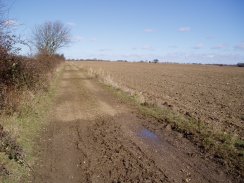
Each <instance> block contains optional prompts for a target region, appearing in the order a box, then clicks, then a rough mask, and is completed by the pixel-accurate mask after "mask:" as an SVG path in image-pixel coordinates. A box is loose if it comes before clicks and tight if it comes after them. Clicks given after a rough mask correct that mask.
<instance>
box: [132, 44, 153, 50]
mask: <svg viewBox="0 0 244 183" xmlns="http://www.w3.org/2000/svg"><path fill="white" fill-rule="evenodd" d="M132 50H147V51H154V50H155V48H154V47H152V46H150V45H144V46H142V47H133V48H132Z"/></svg>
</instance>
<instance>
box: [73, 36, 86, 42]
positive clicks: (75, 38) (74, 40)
mask: <svg viewBox="0 0 244 183" xmlns="http://www.w3.org/2000/svg"><path fill="white" fill-rule="evenodd" d="M84 39H85V38H84V37H82V36H73V37H72V39H71V40H72V41H73V42H82V41H84Z"/></svg>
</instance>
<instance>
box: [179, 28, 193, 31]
mask: <svg viewBox="0 0 244 183" xmlns="http://www.w3.org/2000/svg"><path fill="white" fill-rule="evenodd" d="M178 31H179V32H190V31H191V28H190V27H180V28H179V29H178Z"/></svg>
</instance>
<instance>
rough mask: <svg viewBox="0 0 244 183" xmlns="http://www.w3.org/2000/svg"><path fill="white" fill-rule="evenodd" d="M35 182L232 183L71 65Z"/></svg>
mask: <svg viewBox="0 0 244 183" xmlns="http://www.w3.org/2000/svg"><path fill="white" fill-rule="evenodd" d="M50 116H51V117H50V123H49V126H47V128H46V131H45V132H44V134H43V138H42V139H40V161H39V162H38V165H37V166H36V167H35V169H34V172H35V173H34V175H33V180H32V182H38V183H39V182H42V183H43V182H47V183H62V182H63V183H68V182H98V183H101V182H106V183H107V182H198V183H199V182H231V180H230V178H228V176H227V175H226V173H225V171H224V169H223V168H222V167H221V166H220V165H217V164H215V163H213V162H212V161H211V160H210V159H208V158H207V157H205V156H204V155H203V154H201V153H200V152H199V151H198V150H197V149H196V148H195V147H194V146H193V145H192V144H191V143H190V142H188V140H186V139H185V138H183V137H182V136H181V135H180V134H177V133H175V132H173V131H171V130H170V129H168V128H165V127H164V126H162V125H160V124H158V123H157V122H156V121H154V120H152V119H145V118H144V117H143V116H141V115H140V114H139V113H138V112H136V110H135V109H131V107H128V106H126V105H125V104H121V103H119V102H118V100H117V99H116V98H114V97H112V96H111V95H110V93H109V92H108V91H106V90H105V89H104V88H103V87H101V86H100V85H99V84H98V83H96V82H95V81H93V80H92V79H89V78H88V77H87V76H86V75H85V73H83V72H82V70H80V69H79V67H77V66H76V65H75V64H74V63H67V64H66V65H65V71H64V74H63V76H62V80H61V82H60V84H59V89H58V94H57V96H56V100H55V104H54V107H53V109H52V111H50Z"/></svg>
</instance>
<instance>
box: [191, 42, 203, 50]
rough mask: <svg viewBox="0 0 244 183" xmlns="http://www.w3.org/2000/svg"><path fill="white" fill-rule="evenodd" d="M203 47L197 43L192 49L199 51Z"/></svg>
mask: <svg viewBox="0 0 244 183" xmlns="http://www.w3.org/2000/svg"><path fill="white" fill-rule="evenodd" d="M203 47H204V45H203V44H202V43H198V44H197V45H195V46H194V47H193V48H194V49H201V48H203Z"/></svg>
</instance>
